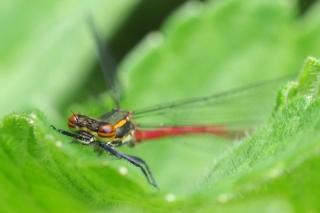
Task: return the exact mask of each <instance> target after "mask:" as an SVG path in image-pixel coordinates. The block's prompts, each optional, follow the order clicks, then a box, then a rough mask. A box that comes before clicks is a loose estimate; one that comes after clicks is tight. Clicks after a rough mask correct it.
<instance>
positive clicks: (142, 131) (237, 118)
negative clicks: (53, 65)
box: [51, 22, 287, 187]
mask: <svg viewBox="0 0 320 213" xmlns="http://www.w3.org/2000/svg"><path fill="white" fill-rule="evenodd" d="M90 26H91V27H92V31H93V32H94V36H95V40H96V42H97V46H98V47H99V56H100V62H101V65H102V69H103V71H104V73H105V75H107V76H106V81H107V83H108V87H109V94H110V96H111V98H112V99H113V102H114V104H115V108H114V109H113V110H111V111H110V112H108V113H106V114H105V115H103V116H101V117H100V118H98V119H95V118H91V117H88V116H86V115H81V114H72V115H71V116H70V117H69V119H68V127H69V129H70V132H69V131H65V130H62V129H57V128H55V127H54V126H51V127H52V128H53V129H55V130H56V131H58V132H59V133H61V134H64V135H66V136H69V137H72V138H74V139H75V140H76V141H78V142H80V143H81V144H84V145H92V146H94V147H95V150H96V151H98V152H101V151H103V150H105V151H107V152H108V153H109V154H110V155H113V156H115V157H117V158H119V159H124V160H126V161H128V162H130V163H131V164H133V165H135V166H137V167H139V168H140V169H141V171H142V173H143V174H144V176H145V177H146V179H147V181H148V183H149V184H151V185H153V186H154V187H157V183H156V181H155V179H154V177H153V175H152V172H151V170H150V168H149V166H148V165H147V163H146V162H145V161H144V160H143V159H141V158H139V157H136V156H132V155H128V154H124V153H122V152H120V151H118V150H116V148H115V147H119V146H122V145H124V144H127V145H130V146H134V145H136V144H139V143H141V142H143V141H147V140H151V139H155V138H161V137H169V136H178V135H185V134H214V135H218V136H231V137H233V136H241V134H243V131H244V130H248V128H243V127H242V128H240V129H239V128H233V127H235V126H237V125H236V124H240V123H241V124H244V123H247V124H249V126H250V125H252V123H253V122H257V121H261V120H262V121H263V120H264V119H266V118H267V117H268V116H269V115H270V114H269V113H268V112H270V107H272V105H271V106H269V108H268V109H269V111H268V109H266V108H263V107H262V106H266V105H267V104H266V103H262V101H264V100H266V101H270V100H272V97H275V94H276V93H275V91H276V90H277V89H278V86H279V85H280V83H281V82H282V81H283V80H286V79H287V77H285V78H278V79H275V80H269V81H265V82H262V83H258V84H253V85H250V86H247V87H242V88H240V89H236V90H232V91H228V92H225V93H219V94H215V95H209V96H204V97H200V98H194V99H188V100H181V101H177V102H174V103H167V104H162V105H156V106H152V107H148V108H145V109H142V110H137V111H127V110H122V109H120V107H119V103H118V98H117V94H116V91H115V90H114V89H115V82H114V81H113V79H114V78H113V76H112V75H111V74H110V71H109V69H108V63H107V61H106V60H107V54H106V52H105V51H106V50H105V48H104V45H103V43H102V41H101V39H100V38H99V36H98V33H97V32H96V30H95V27H94V25H93V23H92V22H90ZM262 91H263V92H262ZM248 94H249V95H250V96H251V97H250V98H249V99H247V98H245V96H248ZM261 94H263V97H261ZM255 95H256V96H257V97H252V96H255ZM226 107H229V108H232V110H231V113H232V112H233V113H234V114H233V115H231V116H224V115H223V113H221V112H222V111H221V110H225V108H226ZM256 110H258V111H259V112H257V111H256ZM263 110H266V111H265V113H263ZM261 112H262V113H261ZM249 114H257V115H260V117H255V119H254V120H250V119H248V115H249ZM181 115H183V116H181ZM144 116H145V117H149V118H150V117H152V120H153V121H154V122H153V124H154V123H156V124H158V126H157V127H156V126H155V125H153V124H145V125H143V124H142V123H140V122H138V121H139V119H141V120H142V121H143V117H144ZM226 117H228V120H226V119H225V118H226ZM165 119H166V120H165ZM142 121H141V122H142ZM227 124H228V125H227ZM230 124H234V125H230ZM232 126H233V127H232Z"/></svg>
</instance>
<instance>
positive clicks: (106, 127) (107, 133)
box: [98, 124, 116, 141]
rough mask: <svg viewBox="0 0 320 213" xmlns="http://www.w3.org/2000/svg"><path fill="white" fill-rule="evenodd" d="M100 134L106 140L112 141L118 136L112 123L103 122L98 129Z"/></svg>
mask: <svg viewBox="0 0 320 213" xmlns="http://www.w3.org/2000/svg"><path fill="white" fill-rule="evenodd" d="M98 136H99V137H100V138H101V139H102V140H104V141H110V140H112V139H113V138H114V137H115V136H116V129H115V128H114V126H112V125H110V124H103V125H101V126H100V127H99V129H98Z"/></svg>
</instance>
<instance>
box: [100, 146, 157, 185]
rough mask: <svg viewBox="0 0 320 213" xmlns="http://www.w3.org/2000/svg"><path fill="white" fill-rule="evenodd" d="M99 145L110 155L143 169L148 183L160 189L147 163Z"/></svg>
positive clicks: (109, 147)
mask: <svg viewBox="0 0 320 213" xmlns="http://www.w3.org/2000/svg"><path fill="white" fill-rule="evenodd" d="M99 145H100V146H101V147H102V148H104V149H105V150H106V151H108V152H109V153H110V154H112V155H114V156H116V157H118V158H120V159H121V158H122V159H125V160H127V161H129V162H130V163H131V164H133V165H135V166H136V167H139V168H140V169H141V171H142V173H143V174H144V176H145V177H146V178H147V181H148V183H149V184H151V185H153V186H154V187H156V188H158V186H157V183H156V181H155V180H154V178H153V175H152V173H151V171H150V169H149V167H148V165H147V163H146V162H145V161H144V160H142V159H141V158H138V157H135V156H131V155H126V154H123V153H121V152H119V151H117V150H115V149H113V148H112V147H111V146H109V145H108V144H105V143H100V144H99ZM141 164H143V165H144V166H145V167H146V169H147V170H146V169H145V168H143V166H142V165H141ZM150 179H151V180H150Z"/></svg>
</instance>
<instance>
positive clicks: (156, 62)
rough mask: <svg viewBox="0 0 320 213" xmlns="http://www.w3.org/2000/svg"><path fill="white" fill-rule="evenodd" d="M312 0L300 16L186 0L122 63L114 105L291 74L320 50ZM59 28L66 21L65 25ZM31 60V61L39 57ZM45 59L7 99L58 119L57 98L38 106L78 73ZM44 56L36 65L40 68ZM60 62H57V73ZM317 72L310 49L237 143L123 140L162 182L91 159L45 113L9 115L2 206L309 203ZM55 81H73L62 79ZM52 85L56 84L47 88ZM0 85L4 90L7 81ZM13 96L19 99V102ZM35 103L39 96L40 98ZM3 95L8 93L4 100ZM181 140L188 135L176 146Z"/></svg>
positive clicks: (211, 208)
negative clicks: (121, 87) (121, 93)
mask: <svg viewBox="0 0 320 213" xmlns="http://www.w3.org/2000/svg"><path fill="white" fill-rule="evenodd" d="M97 5H99V4H98V3H97ZM319 6H320V5H319V4H315V5H314V6H313V8H312V10H311V11H309V13H308V14H306V16H304V17H297V12H296V11H297V8H296V5H295V4H293V3H292V2H291V1H254V0H250V1H240V0H232V1H231V0H230V1H214V2H206V3H195V2H191V3H187V4H186V5H184V6H183V7H181V8H180V9H179V10H178V11H176V12H175V13H174V14H172V16H171V17H170V18H169V19H168V20H167V22H166V23H165V24H164V26H163V28H162V29H161V32H155V33H152V34H150V35H149V36H147V37H146V38H145V39H144V41H142V43H141V44H140V45H139V46H138V47H136V48H135V50H134V51H132V52H131V53H130V54H129V55H128V57H127V58H126V60H124V61H123V62H122V64H121V66H120V68H119V70H120V72H121V79H122V81H123V82H124V84H125V85H126V88H127V89H126V90H127V91H126V96H125V99H124V100H122V102H121V104H122V108H126V109H137V108H141V107H144V106H149V105H154V104H157V103H163V102H168V101H174V100H177V99H183V98H188V97H197V96H203V95H210V94H214V93H218V92H222V91H225V90H228V89H232V88H237V87H239V86H243V85H247V84H249V83H253V82H259V81H260V80H264V79H270V78H273V77H277V76H282V75H285V74H289V73H298V71H299V70H301V67H302V65H303V63H304V60H305V59H306V58H307V56H308V55H313V56H315V57H318V56H319V53H320V47H319V46H318V44H317V42H314V41H317V36H318V32H319V30H320V28H319V26H320V24H319V20H320V19H318V16H319V14H318V12H317V11H319ZM70 8H72V7H70ZM119 8H120V7H119ZM101 10H102V9H101ZM58 17H59V16H58ZM61 19H63V18H61ZM63 29H69V30H70V28H69V27H68V26H67V25H66V26H64V28H63ZM71 29H75V30H77V27H76V26H74V28H71ZM60 33H61V32H60ZM79 33H80V32H79ZM58 35H64V36H67V35H69V34H68V33H65V34H59V33H58ZM73 35H75V34H73ZM64 36H61V38H64ZM70 37H72V36H71V35H70ZM59 38H60V37H59ZM52 39H53V38H50V39H48V41H52ZM38 40H39V39H38ZM69 42H70V40H68V42H64V43H63V45H67V44H69ZM12 43H15V42H13V41H12ZM58 43H59V42H58ZM87 45H88V46H90V45H91V44H89V42H88V44H87ZM39 46H41V45H40V43H39ZM53 46H54V45H53ZM88 48H89V47H88ZM26 49H27V50H30V49H29V48H26ZM31 49H32V48H31ZM57 49H59V48H57ZM65 51H66V50H65ZM78 51H79V50H78ZM83 51H84V52H86V50H85V49H84V50H83ZM27 52H28V51H27ZM44 52H45V51H44ZM80 52H81V51H79V54H80ZM92 52H93V50H92V51H91V52H90V51H89V52H86V53H82V54H88V55H89V54H92ZM53 53H54V52H53ZM55 53H57V52H55ZM39 54H40V53H39ZM57 54H58V53H57ZM45 55H47V54H45ZM48 55H50V54H48ZM53 55H55V54H53ZM30 57H31V56H30ZM43 57H45V56H43ZM36 58H37V59H39V60H40V62H39V63H42V61H45V60H44V59H43V60H41V58H38V57H36ZM62 58H63V57H62ZM81 59H83V58H80V59H79V58H78V57H77V59H76V60H75V59H74V60H71V59H70V60H68V62H69V65H70V66H77V67H78V66H79V67H87V66H89V65H88V64H90V63H91V62H90V60H89V59H88V61H87V62H85V61H84V62H83V64H82V63H80V64H79V61H81ZM25 60H26V59H25ZM30 60H31V59H30ZM47 60H49V59H48V58H47ZM26 61H27V60H26ZM31 61H32V63H35V61H36V60H35V59H32V60H31ZM54 62H56V61H51V62H50V63H51V65H52V66H53V67H54V68H52V69H53V70H52V71H51V72H50V73H51V75H50V76H51V77H50V78H48V75H40V74H39V79H40V80H34V81H32V82H31V81H27V83H28V84H30V85H31V84H32V85H31V86H30V88H33V89H25V91H20V92H16V91H13V92H15V93H12V97H14V98H15V102H14V105H19V106H20V107H21V108H20V110H27V109H29V108H31V107H32V106H38V105H39V106H38V107H39V108H40V109H41V111H42V112H44V113H45V114H46V115H48V117H49V118H50V117H55V115H58V117H62V114H64V113H63V112H62V113H60V112H58V110H59V109H60V108H59V107H58V108H54V107H55V105H52V106H50V107H49V108H46V107H48V105H50V103H51V101H52V100H55V99H59V100H58V102H61V104H60V105H61V106H62V105H63V104H62V102H64V100H63V99H66V98H68V97H69V98H71V97H72V95H74V92H75V91H76V90H77V89H76V87H79V86H80V85H81V78H83V77H81V76H79V75H78V74H77V75H76V76H77V78H74V76H75V74H74V73H72V72H71V73H68V74H67V75H66V74H65V73H66V71H65V70H68V69H66V67H64V68H61V67H63V66H61V67H60V66H55V64H56V63H54ZM6 63H7V62H6ZM30 63H31V62H30ZM18 64H20V65H21V66H22V65H23V64H24V63H18ZM45 64H46V63H43V65H42V66H40V67H42V68H43V69H44V68H45V67H46V66H45ZM85 64H86V65H85ZM20 65H19V66H17V67H21V66H20ZM6 66H8V65H6ZM22 67H23V66H22ZM31 67H32V66H31ZM36 67H38V66H36ZM48 67H50V66H48ZM57 67H58V68H57ZM59 67H60V68H59ZM43 69H42V70H43ZM59 69H61V70H63V71H61V72H60V74H59V72H57V70H59ZM17 70H20V68H19V69H17ZM30 70H33V69H31V68H30ZM72 70H73V69H72ZM319 70H320V65H319V61H318V60H317V59H314V58H308V59H307V61H306V63H305V66H304V67H303V70H302V73H301V74H300V77H299V78H298V80H297V81H296V82H291V83H289V84H287V85H285V86H284V87H283V89H282V90H281V91H280V92H279V95H278V98H277V100H276V99H275V100H274V103H275V102H276V101H277V106H276V108H275V110H274V111H273V113H272V116H271V112H268V113H269V114H270V119H269V120H268V121H267V123H266V124H265V125H264V126H262V127H261V128H260V129H259V130H257V131H256V132H255V133H254V134H253V135H252V136H249V137H247V138H246V139H244V140H242V141H241V143H239V142H238V141H234V140H228V139H219V138H218V137H211V136H201V137H191V136H190V137H189V136H186V137H181V138H171V139H163V140H158V141H154V142H150V143H145V144H141V145H139V146H137V147H135V148H134V149H130V148H126V147H123V148H121V151H123V152H124V153H128V154H133V155H136V156H139V157H141V158H143V159H144V160H146V162H147V163H148V164H149V166H150V167H151V170H152V171H153V174H154V176H155V178H156V180H157V182H158V185H159V187H160V191H158V190H156V189H154V188H152V186H150V185H148V184H147V182H146V180H145V178H144V176H143V175H142V174H141V172H140V171H139V169H137V168H136V167H134V166H132V165H130V164H128V163H126V162H124V161H111V160H105V158H106V157H105V156H106V155H103V156H101V158H98V157H97V156H96V154H95V153H94V152H93V151H92V149H90V148H88V147H83V146H80V145H77V144H72V143H68V141H69V139H68V138H66V137H64V136H63V135H57V133H56V132H54V131H53V130H52V129H49V126H50V124H55V122H53V121H52V120H53V119H51V118H50V119H49V121H47V120H46V119H45V117H46V116H44V115H43V113H42V112H40V111H38V110H33V111H32V112H31V113H26V112H25V113H11V114H10V115H8V116H6V117H5V118H4V119H3V120H2V121H1V124H0V148H1V149H0V159H1V160H2V162H3V163H2V166H0V187H1V191H0V201H1V206H0V208H1V210H0V211H1V212H21V211H23V212H26V211H30V212H40V211H41V212H62V211H65V212H81V211H83V212H88V211H92V212H97V211H103V212H105V211H112V212H116V211H121V212H124V211H125V212H177V211H181V212H215V211H219V212H235V211H237V212H257V211H269V212H276V211H278V212H295V211H296V212H302V211H306V212H316V211H319V209H320V208H319V204H318V197H319V195H320V190H319V188H320V187H319V184H318V181H317V180H318V179H319V176H320V175H319V172H318V167H319V163H318V162H319V158H320V157H319V156H320V153H319V150H320V149H319V145H318V144H319V143H318V141H319V136H320V135H319V133H318V132H319V131H318V128H319V127H320V125H319V104H320V102H319V97H318V91H319V90H318V88H319V82H318V79H319ZM38 71H39V70H38ZM21 72H22V71H21ZM48 73H49V72H48ZM61 73H62V74H61ZM34 75H36V74H34ZM34 75H31V76H30V78H26V77H23V76H21V75H18V74H17V76H20V77H21V78H22V79H36V78H33V77H32V76H34ZM53 75H56V76H59V77H53ZM297 75H298V74H297ZM1 79H3V78H1ZM48 79H50V80H48ZM62 79H65V81H66V82H68V83H69V82H70V81H72V84H64V83H63V81H62ZM45 80H46V81H45ZM12 82H15V78H8V79H7V82H6V83H5V84H4V86H5V85H8V86H6V87H4V88H7V87H8V88H9V86H10V85H12V86H10V88H15V87H16V84H11V83H12ZM19 82H20V83H21V82H24V81H23V80H21V81H19ZM39 82H42V84H39ZM74 84H77V85H78V86H77V85H74ZM13 85H15V87H14V86H13ZM40 85H42V87H40ZM50 85H51V86H50ZM52 85H59V87H61V88H60V89H56V90H55V91H52ZM63 85H64V86H63ZM66 85H67V86H68V91H67V93H64V91H65V87H66ZM21 87H23V88H24V86H23V84H21ZM27 88H29V87H27ZM39 88H40V89H39ZM275 89H277V88H275ZM4 91H6V92H5V93H4V94H7V96H6V97H8V96H9V94H10V92H9V89H7V90H4ZM48 91H52V93H51V92H48ZM73 91H74V92H73ZM24 92H25V93H24ZM17 94H19V95H20V94H21V95H23V97H22V98H21V99H19V98H18V99H17V98H16V97H18V95H17ZM63 94H64V95H63ZM59 95H62V96H59ZM64 96H65V97H64ZM12 97H11V98H12ZM35 97H46V99H44V100H43V99H40V98H35ZM58 97H59V98H58ZM60 97H61V100H60ZM249 98H250V97H249ZM11 100H12V99H11ZM26 100H27V102H32V103H33V104H34V105H28V104H26ZM33 100H37V101H36V102H34V101H33ZM46 100H49V101H46ZM41 101H44V102H45V103H46V104H44V105H42V104H39V102H41ZM257 101H259V99H258V100H257ZM1 103H4V101H1ZM12 104H13V102H10V101H8V102H6V105H4V108H6V109H8V108H9V107H10V106H12ZM94 104H95V103H94V102H93V101H92V100H91V101H90V100H89V101H88V102H87V103H85V105H84V106H82V108H81V107H80V108H81V109H82V110H85V109H86V108H87V110H88V111H87V112H86V113H88V114H90V113H91V114H95V113H97V112H101V114H102V113H104V112H103V110H104V109H101V108H99V107H95V105H94ZM58 105H59V104H58ZM43 106H46V107H43ZM69 107H70V106H69ZM67 108H68V107H67ZM71 108H72V107H71ZM92 109H94V110H96V111H97V112H92ZM63 110H65V109H63ZM66 111H67V110H66ZM82 112H83V111H82ZM6 113H8V111H7V112H6ZM266 113H267V112H266ZM55 119H56V120H59V122H61V120H60V119H59V118H55ZM61 128H63V126H62V127H61ZM184 140H187V141H189V143H191V144H185V143H180V142H183V141H184ZM200 142H205V143H204V144H206V142H208V143H210V144H207V145H208V147H209V148H206V149H205V150H204V149H203V147H197V145H198V144H199V143H200ZM201 144H203V143H201ZM125 170H127V174H126V175H121V172H119V171H125ZM169 201H170V202H169ZM171 201H173V202H171ZM18 204H19V205H18Z"/></svg>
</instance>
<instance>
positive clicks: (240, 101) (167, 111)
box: [132, 75, 293, 128]
mask: <svg viewBox="0 0 320 213" xmlns="http://www.w3.org/2000/svg"><path fill="white" fill-rule="evenodd" d="M292 78H293V77H292V75H291V76H285V77H281V78H277V79H273V80H269V81H264V82H260V83H257V84H252V85H249V86H247V87H242V88H238V89H235V90H231V91H227V92H224V93H219V94H214V95H209V96H204V97H200V98H193V99H188V100H181V101H177V102H173V103H166V104H161V105H158V106H152V107H148V108H144V109H142V110H137V111H133V117H132V120H134V121H135V122H137V123H138V124H139V127H141V128H148V127H155V126H180V125H184V126H185V125H220V124H223V125H224V124H228V125H235V126H236V125H243V124H248V125H250V124H252V123H257V122H261V121H264V120H266V119H267V118H268V117H270V114H271V111H272V109H273V107H274V106H275V103H276V96H277V91H278V90H279V88H280V86H281V85H283V84H284V83H285V82H286V81H288V80H289V79H292Z"/></svg>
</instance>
